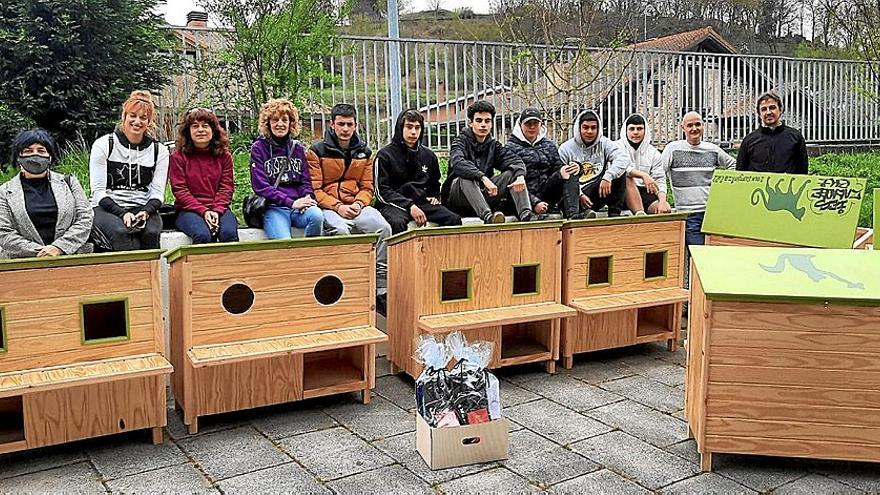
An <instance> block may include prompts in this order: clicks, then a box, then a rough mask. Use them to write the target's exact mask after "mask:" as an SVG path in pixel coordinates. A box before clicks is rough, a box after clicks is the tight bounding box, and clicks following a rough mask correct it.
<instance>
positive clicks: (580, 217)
mask: <svg viewBox="0 0 880 495" xmlns="http://www.w3.org/2000/svg"><path fill="white" fill-rule="evenodd" d="M597 216H598V215H596V212H595V211H593V210H591V209H589V208H588V209H586V210H584V211H582V212H579V213H575V214H574V215H572V216H571V217H570V220H583V219H585V218H596V217H597Z"/></svg>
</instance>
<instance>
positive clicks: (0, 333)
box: [0, 308, 6, 352]
mask: <svg viewBox="0 0 880 495" xmlns="http://www.w3.org/2000/svg"><path fill="white" fill-rule="evenodd" d="M0 352H6V312H5V311H4V309H3V308H0Z"/></svg>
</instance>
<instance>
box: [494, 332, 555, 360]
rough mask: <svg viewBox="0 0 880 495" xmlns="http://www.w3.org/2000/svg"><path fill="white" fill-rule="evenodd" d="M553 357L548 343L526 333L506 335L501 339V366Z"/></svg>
mask: <svg viewBox="0 0 880 495" xmlns="http://www.w3.org/2000/svg"><path fill="white" fill-rule="evenodd" d="M552 359H553V353H552V352H551V350H550V349H548V348H547V346H546V345H544V344H542V343H541V342H538V341H537V340H534V339H532V338H529V337H528V336H526V335H505V336H503V337H502V340H501V361H500V365H501V366H514V365H518V364H527V363H541V362H544V361H550V360H552Z"/></svg>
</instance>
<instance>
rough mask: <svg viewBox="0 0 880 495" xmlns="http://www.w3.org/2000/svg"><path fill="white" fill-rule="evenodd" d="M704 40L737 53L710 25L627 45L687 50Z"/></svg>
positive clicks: (638, 47) (645, 48) (643, 47)
mask: <svg viewBox="0 0 880 495" xmlns="http://www.w3.org/2000/svg"><path fill="white" fill-rule="evenodd" d="M706 40H712V41H714V42H715V43H717V44H718V45H720V46H721V48H722V49H724V50H726V51H727V52H729V53H738V51H739V50H737V49H736V47H735V46H733V45H732V44H731V43H730V42H729V41H727V40H726V39H724V37H723V36H721V35H720V34H718V31H715V30H714V29H712V27H711V26H706V27H704V28H700V29H694V30H693V31H685V32H683V33H676V34H670V35H669V36H662V37H660V38H654V39H652V40H647V41H641V42H639V43H634V44H632V45H629V48H633V49H642V50H669V51H673V52H687V51H691V50H693V49H694V48H696V47H697V46H698V45H699V44H700V43H702V42H704V41H706Z"/></svg>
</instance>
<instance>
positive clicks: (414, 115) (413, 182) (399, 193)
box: [375, 109, 461, 234]
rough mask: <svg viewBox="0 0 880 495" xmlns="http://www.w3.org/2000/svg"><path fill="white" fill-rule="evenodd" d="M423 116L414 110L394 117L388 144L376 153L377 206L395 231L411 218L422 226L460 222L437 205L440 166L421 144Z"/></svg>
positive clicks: (431, 153)
mask: <svg viewBox="0 0 880 495" xmlns="http://www.w3.org/2000/svg"><path fill="white" fill-rule="evenodd" d="M424 124H425V118H424V117H423V116H422V114H421V113H419V112H418V111H417V110H413V109H410V110H404V111H403V112H401V113H400V115H398V117H397V124H396V125H395V126H394V136H393V137H392V138H391V143H390V144H388V145H387V146H385V147H384V148H382V149H381V150H379V153H377V154H376V160H375V164H376V183H377V188H376V200H377V201H378V204H377V208H378V209H379V212H381V213H382V216H384V217H385V220H388V223H389V224H391V231H392V233H394V234H397V233H399V232H403V231H405V230H406V228H407V224H408V223H409V222H410V220H412V221H415V223H416V225H418V226H420V227H421V226H423V225H425V224H426V223H427V222H434V223H436V224H438V225H442V226H446V225H461V217H460V216H458V215H457V214H455V213H453V212H451V211H449V209H448V208H446V207H445V206H443V205H441V204H440V165H439V164H438V163H437V155H435V154H434V152H433V151H431V150H430V149H429V148H427V147H425V146H422V145H421V142H420V141H421V137H422V131H423V128H424Z"/></svg>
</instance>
